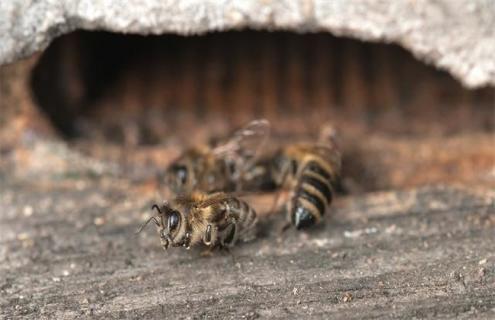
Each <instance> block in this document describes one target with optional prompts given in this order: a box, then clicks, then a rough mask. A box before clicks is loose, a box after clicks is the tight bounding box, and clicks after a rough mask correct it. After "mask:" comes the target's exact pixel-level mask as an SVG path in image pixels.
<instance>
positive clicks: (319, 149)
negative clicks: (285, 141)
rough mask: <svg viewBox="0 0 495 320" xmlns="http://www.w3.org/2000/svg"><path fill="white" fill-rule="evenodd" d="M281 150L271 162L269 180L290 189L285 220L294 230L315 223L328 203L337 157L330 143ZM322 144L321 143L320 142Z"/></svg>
mask: <svg viewBox="0 0 495 320" xmlns="http://www.w3.org/2000/svg"><path fill="white" fill-rule="evenodd" d="M320 141H322V142H318V143H295V144H290V145H287V146H284V147H282V148H281V149H280V150H279V151H278V152H277V154H276V155H275V156H274V159H273V162H272V174H273V176H274V177H273V179H274V180H275V181H276V184H277V185H278V186H279V187H280V188H287V189H289V190H290V199H289V202H288V203H287V205H286V211H287V218H288V221H289V222H290V224H292V225H293V226H295V227H296V229H303V228H307V227H310V226H312V225H314V224H316V223H318V222H319V221H320V220H321V218H322V216H323V215H324V214H325V212H326V211H327V210H328V207H329V206H330V204H331V202H332V196H333V194H334V186H335V185H336V182H337V179H338V176H339V173H340V167H341V155H340V152H339V151H338V150H337V147H336V145H335V143H334V141H333V140H332V141H331V143H328V141H326V139H322V138H320ZM323 141H325V143H323Z"/></svg>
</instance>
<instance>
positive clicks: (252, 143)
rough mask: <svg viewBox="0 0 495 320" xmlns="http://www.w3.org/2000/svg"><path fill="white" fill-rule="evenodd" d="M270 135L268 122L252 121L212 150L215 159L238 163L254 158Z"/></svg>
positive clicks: (261, 120)
mask: <svg viewBox="0 0 495 320" xmlns="http://www.w3.org/2000/svg"><path fill="white" fill-rule="evenodd" d="M269 135H270V122H268V120H265V119H258V120H253V121H251V122H250V123H248V124H247V125H246V126H245V127H243V128H241V129H240V130H238V131H236V132H235V133H234V135H233V136H232V138H230V139H229V140H227V141H226V142H225V143H222V144H220V145H219V146H217V147H215V148H214V149H213V154H214V155H215V156H216V157H217V158H222V159H225V160H227V161H229V160H230V161H233V162H238V161H240V160H247V159H253V158H256V156H257V155H258V153H259V151H260V150H261V149H262V148H263V146H264V144H265V143H266V141H267V139H268V137H269Z"/></svg>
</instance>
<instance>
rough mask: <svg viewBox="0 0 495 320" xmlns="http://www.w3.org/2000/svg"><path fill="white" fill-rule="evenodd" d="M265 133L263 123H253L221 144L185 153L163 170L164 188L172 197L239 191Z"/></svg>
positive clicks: (267, 125) (266, 135)
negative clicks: (169, 190)
mask: <svg viewBox="0 0 495 320" xmlns="http://www.w3.org/2000/svg"><path fill="white" fill-rule="evenodd" d="M269 133H270V124H269V122H268V121H267V120H254V121H252V122H250V123H249V124H248V125H247V126H245V127H243V128H242V129H240V130H238V131H237V132H235V133H234V135H233V136H232V137H231V138H230V139H228V140H227V141H225V142H224V143H220V144H219V145H217V146H215V147H210V146H198V147H194V148H191V149H189V150H187V151H185V152H184V153H183V154H182V155H181V156H180V157H179V158H178V159H177V160H175V161H174V162H173V163H172V164H171V165H170V166H169V167H168V168H167V171H166V173H165V176H166V182H167V185H168V186H169V188H170V189H171V191H172V192H174V193H175V194H188V193H190V192H192V191H195V190H198V191H202V192H206V193H210V192H216V191H233V190H237V191H239V190H242V189H243V187H242V183H243V181H248V180H250V179H252V178H251V176H250V175H249V173H250V172H255V171H253V170H251V168H252V167H253V165H254V163H255V162H256V159H257V157H258V155H259V153H260V150H261V149H262V147H263V145H264V144H265V142H266V140H267V138H268V136H269Z"/></svg>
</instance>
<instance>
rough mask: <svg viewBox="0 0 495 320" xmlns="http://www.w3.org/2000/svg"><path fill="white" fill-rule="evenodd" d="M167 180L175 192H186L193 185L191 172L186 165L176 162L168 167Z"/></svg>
mask: <svg viewBox="0 0 495 320" xmlns="http://www.w3.org/2000/svg"><path fill="white" fill-rule="evenodd" d="M166 182H167V185H168V186H169V187H170V189H172V191H173V192H175V193H184V192H185V191H187V189H188V188H189V186H191V185H192V183H191V173H190V172H189V170H188V168H187V166H186V165H184V164H182V163H174V164H172V165H171V166H170V167H169V168H168V169H167V173H166Z"/></svg>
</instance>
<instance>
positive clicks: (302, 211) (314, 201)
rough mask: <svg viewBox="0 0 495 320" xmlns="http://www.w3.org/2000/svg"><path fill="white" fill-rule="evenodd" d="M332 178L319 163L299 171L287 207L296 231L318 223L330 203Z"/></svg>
mask: <svg viewBox="0 0 495 320" xmlns="http://www.w3.org/2000/svg"><path fill="white" fill-rule="evenodd" d="M334 180H335V179H334V177H333V176H332V174H331V173H330V172H328V171H327V169H325V166H323V165H321V164H320V163H319V161H316V160H312V161H310V162H308V163H307V164H306V165H305V167H304V168H303V169H302V170H301V172H300V174H299V177H298V182H297V185H296V188H295V189H294V193H293V196H292V199H291V202H290V205H289V212H288V213H289V219H290V222H291V224H292V225H293V226H295V227H296V229H304V228H307V227H310V226H312V225H314V224H315V223H317V222H319V221H320V220H321V218H322V216H323V215H324V214H325V212H326V211H327V209H328V207H329V206H330V204H331V202H332V197H333V188H332V184H333V183H334Z"/></svg>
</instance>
